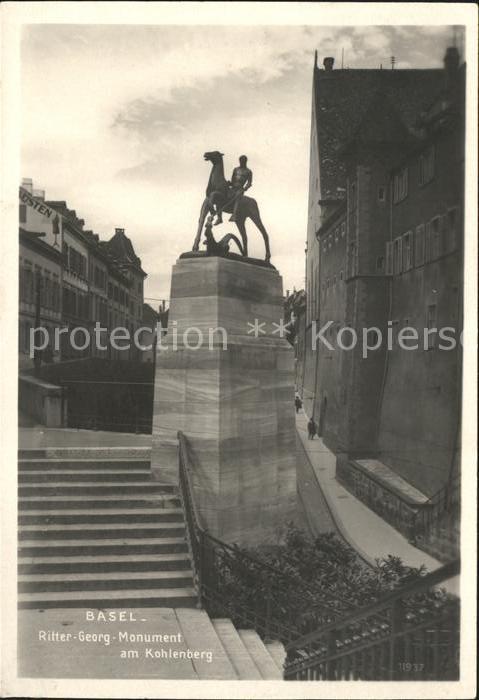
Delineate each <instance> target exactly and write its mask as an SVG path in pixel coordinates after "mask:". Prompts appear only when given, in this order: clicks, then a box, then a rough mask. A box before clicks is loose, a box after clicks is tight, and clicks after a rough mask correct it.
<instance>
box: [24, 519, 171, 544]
mask: <svg viewBox="0 0 479 700" xmlns="http://www.w3.org/2000/svg"><path fill="white" fill-rule="evenodd" d="M184 533H185V525H184V523H162V524H143V525H141V524H138V523H122V524H121V525H116V526H115V525H112V524H111V523H104V524H102V523H95V524H91V523H82V524H81V525H80V526H79V525H78V524H77V525H62V527H61V529H58V525H22V526H21V527H20V528H19V530H18V537H19V539H20V541H24V540H25V539H29V538H32V539H42V540H43V541H44V542H45V543H49V538H52V539H54V540H70V539H75V538H76V539H81V538H82V536H85V535H86V534H88V535H89V537H91V538H95V539H99V538H109V539H118V538H123V537H125V538H128V537H134V538H151V537H162V536H165V535H166V536H167V537H168V536H169V537H181V536H183V535H184Z"/></svg>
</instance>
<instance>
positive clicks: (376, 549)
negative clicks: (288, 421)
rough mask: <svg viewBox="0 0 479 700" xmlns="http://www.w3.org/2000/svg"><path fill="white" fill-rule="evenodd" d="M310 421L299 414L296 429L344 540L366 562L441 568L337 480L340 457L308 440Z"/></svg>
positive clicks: (437, 562)
mask: <svg viewBox="0 0 479 700" xmlns="http://www.w3.org/2000/svg"><path fill="white" fill-rule="evenodd" d="M307 421H308V418H307V416H306V414H305V413H304V411H300V412H299V413H297V414H296V429H297V431H298V435H299V438H300V440H301V442H302V444H303V446H304V449H305V451H306V453H307V455H308V458H309V460H310V462H311V466H312V468H313V471H314V474H315V475H316V478H317V480H318V483H319V486H320V487H321V490H322V492H323V494H324V497H325V500H326V502H327V504H328V506H329V508H330V510H331V513H332V515H333V518H334V521H335V525H336V527H337V529H338V530H339V532H341V534H342V535H343V537H344V539H345V540H346V541H347V542H349V544H350V545H351V546H352V547H354V549H356V550H357V552H358V553H359V554H360V555H361V557H362V558H363V559H365V560H366V561H368V562H369V563H371V564H374V562H375V560H376V559H379V558H382V557H387V556H388V554H392V555H394V556H397V557H400V558H401V559H402V561H403V562H404V563H405V564H406V565H407V566H414V567H419V566H421V565H422V564H424V566H426V567H427V569H428V571H434V570H435V569H438V568H439V567H440V566H442V565H441V562H439V561H437V560H436V559H433V557H431V556H429V554H426V553H425V552H422V551H421V550H420V549H416V547H413V546H412V545H411V544H410V543H409V542H408V541H407V539H406V538H405V537H403V535H401V534H400V533H399V532H398V531H397V530H395V529H394V528H393V527H392V526H391V525H389V524H388V523H387V522H386V521H385V520H383V519H382V518H381V517H380V516H379V515H377V514H376V513H374V512H373V511H372V510H370V509H369V508H368V507H367V506H365V505H364V504H363V503H362V502H361V501H359V500H358V499H357V498H356V497H355V496H353V495H352V494H351V493H350V492H349V491H347V490H346V489H345V488H344V487H343V486H341V484H340V483H339V482H338V481H336V478H335V474H336V456H335V455H334V453H333V452H331V451H330V450H328V448H327V447H326V446H325V445H324V443H323V440H322V439H321V438H318V437H315V438H314V440H308V436H307V429H306V425H307Z"/></svg>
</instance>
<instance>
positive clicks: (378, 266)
mask: <svg viewBox="0 0 479 700" xmlns="http://www.w3.org/2000/svg"><path fill="white" fill-rule="evenodd" d="M376 270H378V272H382V271H383V270H384V256H383V255H379V256H378V257H377V258H376Z"/></svg>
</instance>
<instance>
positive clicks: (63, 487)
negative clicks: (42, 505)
mask: <svg viewBox="0 0 479 700" xmlns="http://www.w3.org/2000/svg"><path fill="white" fill-rule="evenodd" d="M125 491H127V492H128V494H129V495H135V494H145V495H150V494H151V495H156V494H165V493H172V492H174V491H175V487H174V486H172V485H171V484H167V485H163V484H159V483H158V482H149V481H144V482H139V481H133V482H123V483H122V482H113V483H106V484H101V483H98V482H95V481H86V482H84V483H79V484H72V483H69V482H68V481H59V482H52V483H49V484H44V483H37V484H28V485H23V486H19V487H18V493H19V495H20V496H21V497H23V496H36V497H39V496H63V495H64V496H70V495H71V496H77V495H91V496H97V497H98V496H116V495H120V496H121V495H124V494H125Z"/></svg>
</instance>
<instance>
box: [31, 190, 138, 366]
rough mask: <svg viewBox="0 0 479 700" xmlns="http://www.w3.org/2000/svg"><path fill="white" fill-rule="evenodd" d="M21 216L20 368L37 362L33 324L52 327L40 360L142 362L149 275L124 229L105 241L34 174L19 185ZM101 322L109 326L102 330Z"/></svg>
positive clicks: (39, 354)
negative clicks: (139, 337) (39, 186)
mask: <svg viewBox="0 0 479 700" xmlns="http://www.w3.org/2000/svg"><path fill="white" fill-rule="evenodd" d="M19 222H20V233H19V235H20V274H19V280H20V297H19V305H20V306H19V362H20V367H21V368H25V369H27V368H31V367H32V364H33V359H32V358H31V357H30V329H31V328H34V327H36V326H39V325H41V326H43V327H44V328H46V329H47V331H48V338H49V344H48V347H47V348H45V349H44V350H43V351H42V352H41V353H37V358H36V360H37V362H38V361H40V358H41V361H42V362H50V361H59V360H71V359H80V358H87V357H99V358H104V359H119V360H138V361H139V360H141V359H142V358H141V350H139V349H138V348H136V347H135V345H134V342H133V335H134V333H135V331H136V330H137V329H138V328H139V327H140V326H141V324H142V314H143V284H144V279H145V278H146V273H145V272H144V271H143V269H142V268H141V261H140V260H139V258H138V257H137V256H136V254H135V251H134V248H133V244H132V243H131V241H130V239H129V238H127V237H126V235H125V232H124V229H116V231H115V235H114V236H113V237H112V238H111V240H110V241H106V242H103V241H100V238H99V236H98V234H95V233H94V232H93V231H91V230H88V229H86V228H85V221H84V220H83V219H81V218H80V217H79V216H78V215H77V213H76V211H75V210H73V209H70V208H69V207H68V205H67V203H66V202H65V201H57V200H55V201H45V193H44V192H43V191H42V190H35V189H34V188H33V183H32V181H31V180H28V179H26V180H24V181H23V182H22V186H21V187H20V191H19ZM96 324H99V326H97V328H98V327H99V328H101V329H103V330H101V331H97V332H95V326H96ZM55 329H58V335H57V342H56V343H55ZM114 329H119V330H117V332H116V336H115V342H114V344H113V345H112V343H110V342H109V338H110V334H111V332H112V331H113V330H114ZM121 329H126V330H127V331H128V333H129V334H130V339H127V338H126V337H125V333H124V332H123V331H122V330H121ZM115 345H116V347H115Z"/></svg>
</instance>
